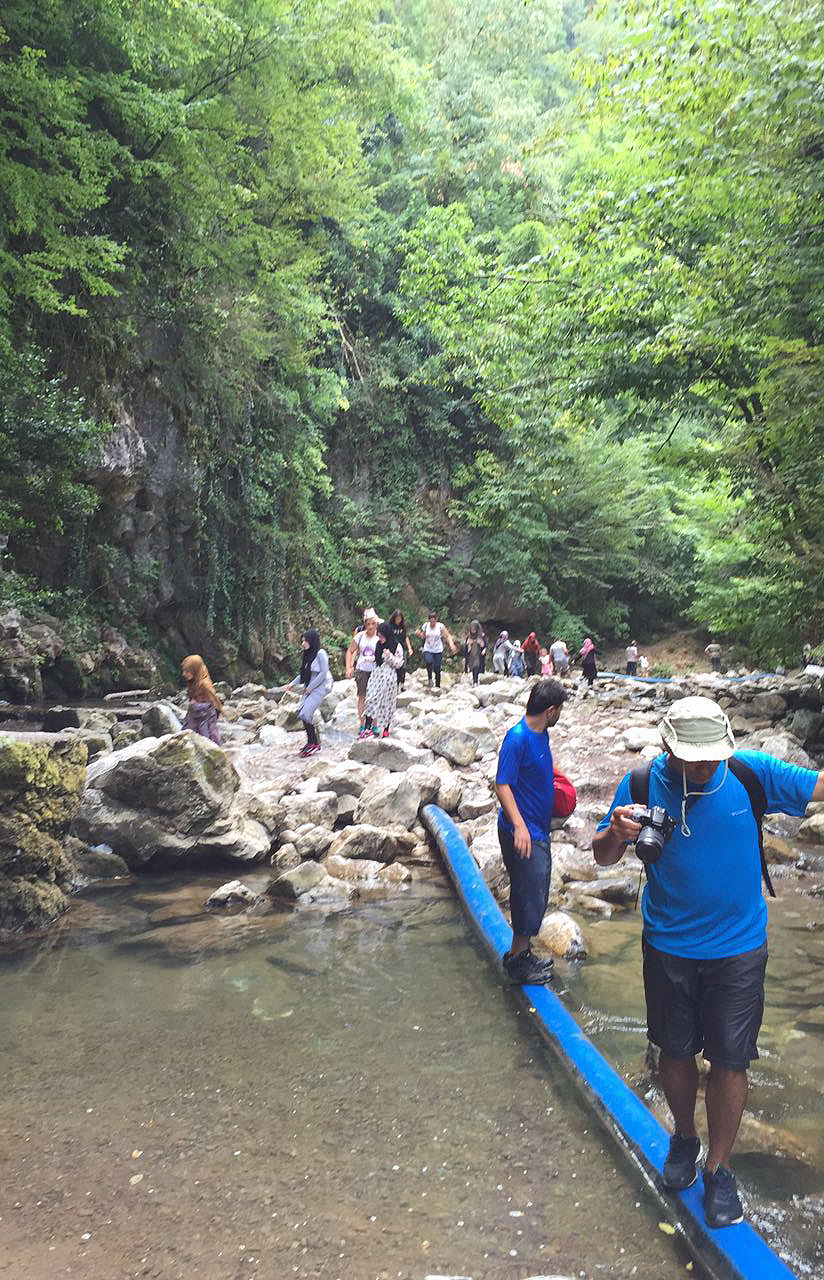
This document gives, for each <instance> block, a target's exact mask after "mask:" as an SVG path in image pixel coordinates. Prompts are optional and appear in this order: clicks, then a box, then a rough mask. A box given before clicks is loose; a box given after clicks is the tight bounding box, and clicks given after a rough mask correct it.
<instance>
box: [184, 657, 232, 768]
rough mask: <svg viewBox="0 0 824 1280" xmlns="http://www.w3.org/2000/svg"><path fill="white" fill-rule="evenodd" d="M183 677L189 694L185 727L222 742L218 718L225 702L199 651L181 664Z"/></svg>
mask: <svg viewBox="0 0 824 1280" xmlns="http://www.w3.org/2000/svg"><path fill="white" fill-rule="evenodd" d="M180 670H181V671H182V673H183V679H184V680H185V681H186V692H187V693H188V695H189V709H188V711H187V712H186V718H185V719H184V721H183V728H184V729H191V730H192V731H193V732H194V733H199V734H201V735H202V737H204V738H211V740H212V742H216V743H217V744H218V746H220V745H221V743H220V730H219V729H218V727H217V718H218V716H219V715H220V713H221V711H222V710H223V703H222V702H221V701H220V698H219V697H218V696H217V692H216V690H215V686H214V685H213V684H212V679H211V676H210V675H209V668H208V667H207V666H206V663H205V662H204V661H203V659H202V658H201V656H200V654H199V653H190V654H189V656H188V658H184V659H183V661H182V662H181V664H180Z"/></svg>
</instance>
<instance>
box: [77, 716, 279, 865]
mask: <svg viewBox="0 0 824 1280" xmlns="http://www.w3.org/2000/svg"><path fill="white" fill-rule="evenodd" d="M253 806H254V797H253V796H252V795H251V794H250V793H248V792H246V791H245V790H243V789H242V788H241V784H240V778H239V777H238V774H237V771H236V770H235V768H234V766H233V765H232V763H231V761H230V760H229V758H228V756H227V755H226V753H225V752H224V751H223V750H222V749H221V748H220V747H218V746H216V745H215V743H213V742H211V741H209V739H207V738H203V737H201V736H200V735H199V734H195V733H190V732H188V731H187V732H183V733H177V734H172V735H169V736H167V737H162V738H143V739H141V740H140V742H136V743H134V744H133V745H132V746H130V747H125V748H124V749H123V750H122V751H115V752H114V753H113V754H112V755H109V756H105V757H103V758H102V759H101V760H98V761H95V763H94V764H93V765H92V766H91V767H90V769H89V777H88V786H87V788H86V791H85V793H84V795H83V800H82V804H81V806H80V812H79V814H78V816H77V819H76V822H75V829H76V832H77V835H78V836H79V837H80V838H81V839H82V840H85V841H86V842H87V843H89V844H101V843H102V844H107V845H110V846H111V848H112V849H113V850H114V851H115V853H118V854H120V856H121V857H122V858H124V859H125V860H126V862H127V863H128V864H129V866H130V867H132V868H134V867H140V866H142V865H143V864H144V863H146V862H149V861H150V860H151V859H153V858H157V859H160V860H164V861H175V862H179V861H183V860H189V861H191V860H193V859H197V858H229V859H234V860H237V861H241V862H250V861H255V860H256V859H259V858H262V857H263V856H264V855H265V854H267V853H268V851H269V848H270V846H271V843H272V835H273V828H274V825H275V822H276V820H278V819H279V815H278V813H277V811H276V810H269V811H268V812H270V813H271V814H272V828H267V825H266V814H265V811H264V810H263V809H261V808H260V806H258V807H257V809H256V816H254V817H252V816H251V810H252V808H253ZM262 819H263V820H262Z"/></svg>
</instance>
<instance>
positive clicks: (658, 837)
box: [632, 804, 677, 867]
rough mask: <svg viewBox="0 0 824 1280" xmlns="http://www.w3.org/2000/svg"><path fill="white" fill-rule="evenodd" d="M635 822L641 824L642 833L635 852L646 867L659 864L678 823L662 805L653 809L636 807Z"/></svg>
mask: <svg viewBox="0 0 824 1280" xmlns="http://www.w3.org/2000/svg"><path fill="white" fill-rule="evenodd" d="M632 817H633V821H634V822H640V823H641V831H640V832H639V835H638V839H637V840H636V841H635V852H636V853H637V854H638V857H639V858H640V859H641V861H642V862H643V864H644V866H645V867H648V866H649V865H650V864H651V863H653V862H657V861H658V859H659V858H660V857H661V854H662V852H663V849H664V845H665V844H666V843H667V841H668V840H669V838H670V836H671V835H672V833H673V831H674V830H675V828H676V825H677V824H676V823H675V822H674V821H673V819H672V818H671V817H670V816H669V814H668V813H667V811H666V809H663V808H662V807H661V805H660V804H657V805H655V806H654V807H653V808H652V809H642V808H641V807H640V806H636V808H635V810H634V812H633V815H632Z"/></svg>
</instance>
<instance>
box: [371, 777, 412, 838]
mask: <svg viewBox="0 0 824 1280" xmlns="http://www.w3.org/2000/svg"><path fill="white" fill-rule="evenodd" d="M420 806H421V789H420V787H419V786H418V784H417V783H416V782H415V781H414V779H413V778H410V777H409V774H408V773H390V774H387V775H385V776H384V777H382V778H380V777H379V778H376V779H375V781H374V782H370V783H369V784H368V786H366V787H365V788H364V790H363V791H362V792H361V797H360V800H359V801H358V807H357V809H356V810H355V822H356V823H367V824H371V825H372V826H375V827H393V826H395V827H406V828H407V830H408V829H409V827H411V826H412V823H413V822H414V821H415V819H416V818H417V816H418V810H419V808H420Z"/></svg>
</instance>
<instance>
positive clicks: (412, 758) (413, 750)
mask: <svg viewBox="0 0 824 1280" xmlns="http://www.w3.org/2000/svg"><path fill="white" fill-rule="evenodd" d="M348 755H349V759H350V760H358V761H360V763H361V764H376V765H379V766H380V767H381V769H391V770H392V772H393V773H400V772H404V771H405V770H407V769H408V768H409V767H410V766H411V765H413V764H431V763H432V752H431V751H424V750H422V749H421V748H420V747H416V746H414V745H413V744H412V743H411V742H405V741H404V740H403V739H402V738H359V739H358V740H357V741H356V742H353V743H352V745H351V747H350V748H349V752H348Z"/></svg>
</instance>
